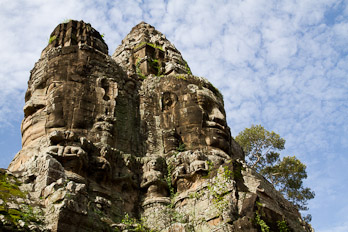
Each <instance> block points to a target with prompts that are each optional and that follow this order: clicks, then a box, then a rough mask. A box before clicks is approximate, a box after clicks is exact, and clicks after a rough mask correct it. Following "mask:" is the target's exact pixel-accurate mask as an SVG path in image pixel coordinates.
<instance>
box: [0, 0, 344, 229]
mask: <svg viewBox="0 0 348 232" xmlns="http://www.w3.org/2000/svg"><path fill="white" fill-rule="evenodd" d="M339 9H343V10H342V11H341V10H339ZM347 9H348V5H347V3H346V2H344V1H341V3H340V4H339V3H338V2H337V1H335V0H318V1H310V0H302V1H295V0H285V1H276V0H273V1H266V0H263V1H260V0H245V1H224V0H217V1H204V0H202V1H201V0H196V1H184V0H175V1H174V0H169V1H164V0H157V1H154V0H151V1H140V0H139V1H136V0H129V1H121V0H117V1H107V0H103V1H93V0H87V1H78V0H64V1H45V0H31V1H29V0H21V1H11V0H3V1H1V3H0V20H1V21H2V22H4V23H2V24H0V31H1V32H2V40H1V43H0V50H1V56H0V62H1V64H2V65H1V66H0V83H1V84H0V128H1V129H4V130H8V131H9V132H10V131H13V128H19V122H20V119H21V117H22V115H23V113H22V106H23V104H24V102H23V97H24V91H25V89H26V82H27V80H28V78H29V71H30V69H31V68H32V67H33V65H34V63H35V62H36V61H37V60H38V58H39V56H40V52H41V50H42V49H43V48H44V47H45V46H46V45H47V40H48V37H49V35H50V33H51V32H52V31H53V29H54V27H55V26H56V25H57V24H58V23H60V22H62V21H63V20H64V19H70V18H72V19H78V20H79V19H83V20H84V21H86V22H90V23H91V24H92V26H93V27H95V28H96V29H97V30H98V31H100V32H101V33H104V34H105V37H104V38H105V40H106V41H107V44H108V46H109V54H112V53H113V52H114V50H115V49H116V47H117V46H118V44H119V43H120V42H121V40H122V39H123V37H124V36H125V35H126V34H127V33H128V32H129V31H130V30H131V28H132V27H133V26H135V25H136V24H137V23H139V22H140V21H142V20H145V21H147V22H149V23H150V24H153V25H154V26H156V28H157V29H158V30H160V31H162V32H163V33H164V34H165V35H166V36H167V38H168V39H170V40H171V42H173V44H174V45H175V46H176V47H177V48H178V49H179V50H180V51H181V52H182V54H183V56H184V58H185V59H186V60H187V61H188V63H189V65H190V66H191V68H192V71H193V73H194V74H197V75H199V76H205V77H207V78H208V79H209V80H210V81H211V82H212V83H213V84H214V85H215V86H216V87H218V88H219V89H221V91H222V92H223V94H224V98H225V107H226V111H227V117H228V121H229V125H230V127H231V130H232V134H233V135H237V133H238V132H239V131H241V130H242V129H244V128H245V127H249V126H250V125H251V124H259V123H260V124H262V125H264V126H265V127H266V128H267V129H270V130H274V131H276V132H279V133H280V134H281V135H282V136H283V137H285V139H286V140H287V144H286V147H287V150H286V153H287V154H286V155H298V156H299V157H300V158H301V160H304V161H305V162H307V164H308V173H309V176H310V178H309V181H308V182H307V183H308V185H309V186H313V188H314V187H315V188H316V189H315V190H316V191H317V197H316V199H315V200H313V202H315V203H316V204H312V205H310V207H313V210H312V211H311V212H310V213H312V214H313V223H314V225H317V226H319V230H318V231H325V228H326V227H325V225H323V224H321V221H322V218H325V217H331V215H330V210H332V208H333V207H336V208H340V207H341V206H340V205H339V204H337V203H336V202H337V201H342V199H341V198H342V194H340V193H339V192H338V190H337V189H340V188H341V185H342V184H341V183H345V182H346V180H347V175H346V174H344V173H340V171H341V172H344V170H345V169H344V166H346V165H348V164H347V158H346V156H343V157H344V158H342V157H341V155H342V154H345V155H347V152H346V149H347V148H348V123H347V121H346V118H347V116H348V104H347V99H348V92H347V89H348V81H347V76H348V66H347V63H348V56H347V52H348V50H347V49H348V42H347V37H348V29H347V28H348V25H347V24H348V20H347V18H348V17H347V16H348V10H347ZM336 11H337V12H339V13H337V14H338V15H334V16H332V17H333V19H330V20H331V21H330V20H329V19H328V18H327V17H328V16H327V15H328V12H336ZM329 22H330V23H329ZM2 139H3V141H2V143H1V144H6V143H7V142H6V141H7V140H6V139H7V138H6V137H5V136H3V137H2ZM18 139H20V138H18ZM16 146H17V145H16ZM18 149H19V148H18ZM12 154H13V151H12V150H11V155H12ZM336 159H339V161H335V160H336ZM341 159H343V160H341ZM7 160H9V159H7ZM0 162H2V163H0V165H2V166H6V165H7V163H5V162H8V161H0ZM328 162H329V164H330V165H328V166H326V164H327V163H328ZM328 173H329V174H328ZM330 173H334V174H330ZM335 180H336V181H335ZM341 190H343V191H347V189H341ZM326 196H330V197H328V198H326ZM345 202H346V201H345ZM321 204H322V205H323V206H321ZM329 205H331V206H330V207H329ZM321 208H323V209H325V210H322V209H321ZM341 209H342V210H341V214H343V213H344V212H345V213H347V208H344V207H341ZM336 217H337V218H336V219H331V220H330V222H331V224H332V228H335V229H337V231H339V230H341V231H343V230H344V229H345V228H346V227H344V226H346V225H344V226H335V224H336V225H338V223H339V222H340V220H341V219H342V220H343V219H346V218H344V217H342V216H341V215H338V214H337V215H336ZM320 228H323V229H320Z"/></svg>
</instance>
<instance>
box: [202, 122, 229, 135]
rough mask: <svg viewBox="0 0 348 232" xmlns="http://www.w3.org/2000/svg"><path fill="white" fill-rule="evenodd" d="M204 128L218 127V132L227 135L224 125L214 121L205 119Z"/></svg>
mask: <svg viewBox="0 0 348 232" xmlns="http://www.w3.org/2000/svg"><path fill="white" fill-rule="evenodd" d="M205 128H215V129H218V134H222V135H223V136H227V133H226V127H225V126H223V125H221V124H219V123H217V122H214V121H205Z"/></svg>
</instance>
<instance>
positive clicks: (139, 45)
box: [134, 42, 164, 51]
mask: <svg viewBox="0 0 348 232" xmlns="http://www.w3.org/2000/svg"><path fill="white" fill-rule="evenodd" d="M145 44H146V45H149V46H151V47H153V48H157V49H159V50H161V51H164V50H163V48H162V47H161V46H158V45H156V44H153V43H147V42H141V43H140V44H138V45H137V46H135V47H134V50H136V49H138V48H140V47H142V46H143V45H145Z"/></svg>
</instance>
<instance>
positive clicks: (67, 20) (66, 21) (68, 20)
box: [62, 19, 72, 23]
mask: <svg viewBox="0 0 348 232" xmlns="http://www.w3.org/2000/svg"><path fill="white" fill-rule="evenodd" d="M71 20H72V19H64V20H63V22H62V23H68V22H70V21H71Z"/></svg>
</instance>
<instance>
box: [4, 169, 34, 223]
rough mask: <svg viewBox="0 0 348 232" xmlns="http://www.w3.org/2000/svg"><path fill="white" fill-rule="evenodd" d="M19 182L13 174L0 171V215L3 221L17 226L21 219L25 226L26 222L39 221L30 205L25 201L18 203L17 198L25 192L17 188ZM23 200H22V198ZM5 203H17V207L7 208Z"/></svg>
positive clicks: (23, 196)
mask: <svg viewBox="0 0 348 232" xmlns="http://www.w3.org/2000/svg"><path fill="white" fill-rule="evenodd" d="M20 184H21V183H20V182H19V181H18V180H17V179H16V178H15V177H13V176H10V175H7V174H6V173H3V172H2V173H0V199H1V202H2V203H1V204H0V215H3V216H4V219H5V221H7V222H9V223H11V224H12V225H14V226H15V227H17V225H18V223H19V221H20V220H21V221H23V222H24V223H25V226H26V225H27V224H28V223H37V224H39V223H41V221H40V220H39V219H38V217H37V215H35V213H34V212H33V208H32V206H30V205H28V204H26V203H18V202H19V201H18V202H17V200H18V199H23V198H26V195H27V194H26V193H24V192H22V191H21V190H20V189H19V186H20ZM22 202H23V200H22ZM7 203H11V204H14V205H18V208H9V207H8V204H7Z"/></svg>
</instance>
